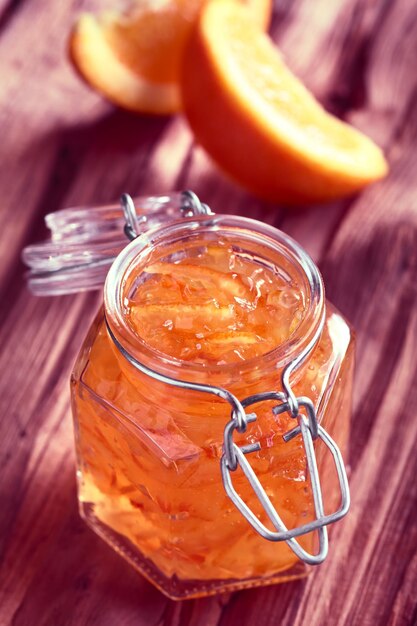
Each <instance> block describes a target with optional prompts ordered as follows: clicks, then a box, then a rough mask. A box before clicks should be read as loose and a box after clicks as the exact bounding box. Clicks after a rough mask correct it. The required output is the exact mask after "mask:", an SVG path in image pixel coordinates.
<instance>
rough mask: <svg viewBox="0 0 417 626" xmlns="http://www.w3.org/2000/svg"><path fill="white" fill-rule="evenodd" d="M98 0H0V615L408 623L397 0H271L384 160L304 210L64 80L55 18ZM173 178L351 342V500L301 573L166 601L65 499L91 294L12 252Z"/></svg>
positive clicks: (412, 230)
mask: <svg viewBox="0 0 417 626" xmlns="http://www.w3.org/2000/svg"><path fill="white" fill-rule="evenodd" d="M99 4H100V5H102V3H101V2H98V0H97V1H96V2H95V3H94V2H85V1H84V0H67V1H66V2H57V1H55V2H53V1H52V0H0V67H1V69H0V76H1V81H0V102H1V104H0V150H1V167H0V197H1V205H0V290H1V299H0V307H1V311H0V318H1V325H0V345H1V356H0V374H1V376H0V385H1V393H0V406H1V410H0V414H1V424H0V594H1V598H0V624H1V626H6V625H9V624H13V626H84V625H88V626H90V625H91V626H93V625H100V626H133V625H134V626H142V625H143V626H197V625H203V626H237V625H241V626H249V625H250V626H253V625H254V624H255V625H256V626H277V625H281V624H282V625H283V626H300V625H306V626H336V625H337V626H342V625H343V626H345V625H349V626H352V625H355V626H356V625H358V626H379V625H390V626H391V625H392V626H393V625H409V624H417V584H416V583H417V480H416V476H417V454H416V444H417V418H416V407H417V384H416V373H417V359H416V355H417V306H416V299H417V190H416V183H417V5H416V3H415V2H413V1H412V0H277V4H276V8H275V13H274V19H273V24H272V28H271V33H272V35H273V37H274V39H275V40H276V42H277V44H278V45H279V46H280V48H281V50H282V51H283V53H284V55H285V57H286V59H287V61H288V63H289V64H290V66H291V67H292V68H293V69H294V70H295V71H296V72H297V73H298V74H299V75H300V76H301V77H302V78H303V79H304V80H305V82H306V83H307V85H308V86H309V87H310V88H311V89H312V90H313V91H314V92H315V94H316V95H317V96H318V97H319V98H320V99H321V100H322V101H323V102H324V103H325V104H326V106H327V107H328V108H329V109H331V110H332V111H334V112H336V113H337V114H338V115H340V116H341V117H343V118H344V119H347V120H349V121H350V122H352V123H353V124H354V125H355V126H357V127H358V128H361V129H363V130H365V131H366V132H367V133H368V134H369V135H370V136H372V137H373V138H374V139H375V140H376V141H378V142H379V143H380V144H381V145H382V146H383V147H384V149H385V150H386V152H387V155H388V158H389V161H390V164H391V174H390V176H389V178H388V179H387V180H386V181H384V182H382V183H379V184H377V185H375V186H374V187H372V188H370V189H368V190H367V191H365V192H364V193H363V194H361V195H360V196H358V197H354V198H351V199H349V200H346V201H343V202H339V203H334V204H332V205H328V206H319V207H314V208H306V210H305V211H304V212H303V213H294V212H293V211H290V210H287V209H285V207H277V206H272V205H265V204H263V203H261V202H259V201H258V200H256V199H254V198H252V197H249V196H248V195H247V194H245V193H244V192H243V191H241V190H239V189H238V188H236V187H235V186H233V185H232V184H231V183H229V182H227V181H226V180H225V179H224V178H223V177H222V176H221V175H220V174H219V173H218V172H217V170H216V168H215V167H214V166H213V165H212V164H211V163H210V162H209V160H208V159H207V157H206V156H205V155H204V153H203V152H202V150H201V149H199V148H198V147H196V146H195V145H194V144H193V140H192V137H191V135H190V133H189V131H188V129H187V126H186V124H185V122H184V121H183V119H182V118H181V117H174V118H162V119H151V118H145V117H143V118H141V117H134V116H132V115H129V114H127V113H123V112H121V111H118V110H115V109H114V108H112V107H111V106H110V105H109V104H107V103H105V102H104V101H103V100H101V99H100V97H98V96H97V95H95V94H93V93H91V92H90V91H89V90H88V89H87V88H86V87H85V86H84V85H83V84H81V83H80V81H79V80H78V78H77V77H76V76H75V75H74V73H73V71H72V69H71V67H70V66H69V63H68V61H67V58H66V37H67V33H68V30H69V27H70V24H71V22H72V20H73V19H74V16H75V15H76V14H77V13H78V12H79V11H80V10H84V9H86V8H92V7H93V8H94V6H96V7H97V6H98V5H99ZM108 4H111V3H110V2H109V3H108ZM114 4H116V0H114V2H113V5H114ZM181 188H192V189H194V190H195V191H196V192H197V193H198V194H199V195H200V196H201V198H202V199H203V200H204V201H206V202H208V203H209V204H210V205H211V206H212V208H213V209H214V210H216V211H218V212H230V213H240V214H244V215H250V216H253V217H256V218H258V219H262V220H264V221H266V222H268V223H271V224H274V225H276V226H278V227H279V228H281V229H283V230H284V231H286V232H287V233H289V234H291V235H292V236H294V237H295V238H297V239H298V240H299V241H300V243H301V244H302V245H303V246H305V248H306V249H307V250H308V251H309V252H310V253H311V254H312V256H313V257H314V259H315V260H316V261H317V262H318V264H319V266H320V268H321V269H322V271H323V274H324V278H325V281H326V285H327V293H328V296H329V298H330V299H331V300H332V301H333V302H334V303H335V304H336V305H337V306H338V307H339V308H340V310H341V311H342V312H343V313H344V314H345V315H346V316H347V317H348V318H349V319H350V321H351V322H352V323H353V324H354V326H355V328H356V330H357V337H358V351H357V371H356V383H355V390H354V413H353V417H352V437H351V456H350V464H351V470H352V471H351V489H352V500H353V502H352V509H351V513H350V515H349V516H348V517H347V518H346V519H345V520H344V521H343V522H342V523H339V524H338V525H337V528H335V529H334V532H333V533H332V536H331V550H330V556H329V558H328V560H327V561H326V562H325V563H324V564H323V565H322V566H320V567H319V568H317V569H315V570H314V572H313V574H312V575H311V576H310V577H309V578H307V579H305V580H303V581H300V582H295V583H291V584H286V585H281V586H275V587H270V588H263V589H256V590H250V591H244V592H238V593H234V594H231V595H227V596H217V597H212V598H209V599H205V600H198V601H187V602H182V603H175V602H171V601H169V600H167V599H166V598H165V597H164V596H162V595H161V594H160V593H159V592H158V591H157V590H155V589H154V588H153V587H152V586H151V585H150V584H149V583H148V582H146V581H145V580H144V579H143V578H141V577H140V576H139V575H138V574H136V573H135V572H134V571H133V570H132V569H130V568H129V566H128V565H127V564H126V563H125V562H124V561H123V560H122V559H120V557H118V556H117V555H116V554H114V553H113V552H112V551H111V550H110V548H108V547H107V545H105V544H104V543H103V542H102V541H101V540H100V539H99V538H98V537H96V536H95V535H94V534H93V533H92V532H91V531H90V530H89V529H88V528H87V527H86V526H85V525H84V524H83V522H82V521H81V520H80V518H79V517H78V513H77V504H76V492H75V475H74V455H73V437H72V423H71V416H70V410H69V386H68V377H69V372H70V369H71V366H72V364H73V361H74V359H75V356H76V353H77V351H78V349H79V347H80V344H81V341H82V339H83V337H84V335H85V333H86V330H87V328H88V326H89V323H90V321H91V319H92V316H93V315H94V313H95V311H96V309H97V307H98V305H99V301H100V295H99V294H94V293H93V294H91V293H90V294H81V295H77V296H71V297H70V296H67V297H62V298H50V299H36V298H34V297H32V296H30V295H29V294H28V292H27V290H26V287H25V283H24V279H23V274H24V269H23V267H22V265H21V263H20V260H19V259H20V251H21V249H22V247H23V246H24V245H25V244H27V243H29V242H32V241H34V240H37V239H39V238H40V237H41V236H42V235H43V234H44V227H43V216H44V214H45V213H47V212H50V211H54V210H56V209H59V208H63V207H65V206H69V205H72V204H86V203H100V202H107V201H109V200H113V199H116V198H117V197H118V196H119V195H120V193H121V192H123V191H128V192H130V193H132V194H146V193H150V192H152V193H160V192H163V191H165V190H172V189H181Z"/></svg>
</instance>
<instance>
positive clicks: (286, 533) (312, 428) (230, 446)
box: [221, 392, 350, 565]
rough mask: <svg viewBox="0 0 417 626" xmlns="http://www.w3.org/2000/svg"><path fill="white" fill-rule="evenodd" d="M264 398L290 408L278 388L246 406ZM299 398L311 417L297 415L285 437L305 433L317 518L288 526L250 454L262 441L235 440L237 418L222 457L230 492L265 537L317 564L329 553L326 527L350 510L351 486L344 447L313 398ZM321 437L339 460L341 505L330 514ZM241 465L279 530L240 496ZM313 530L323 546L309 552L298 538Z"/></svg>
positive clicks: (277, 410) (250, 419)
mask: <svg viewBox="0 0 417 626" xmlns="http://www.w3.org/2000/svg"><path fill="white" fill-rule="evenodd" d="M264 400H278V401H279V402H280V404H279V405H278V406H277V407H275V408H274V409H273V412H274V413H276V414H280V413H283V412H285V411H288V410H289V408H288V402H287V401H286V400H285V395H284V394H283V393H276V392H270V393H264V394H258V395H257V396H252V397H250V398H247V399H246V400H244V401H243V402H242V406H244V407H246V406H249V405H251V404H254V403H256V402H261V401H264ZM296 400H297V402H298V405H299V406H301V407H304V408H305V409H306V413H307V415H308V418H307V417H306V416H305V415H303V414H301V413H299V414H298V415H297V421H298V426H297V427H296V428H295V429H292V430H291V431H289V432H288V433H286V434H285V435H284V436H283V438H284V440H285V441H289V440H290V439H292V438H293V437H296V436H297V435H299V434H301V436H302V439H303V446H304V450H305V454H306V460H307V468H308V473H309V476H310V481H311V488H312V493H313V502H314V513H315V520H314V521H312V522H309V523H307V524H303V525H302V526H298V527H296V528H293V529H290V530H289V529H288V528H287V527H286V526H285V524H284V522H283V521H282V519H281V517H280V515H279V513H278V512H277V510H276V509H275V507H274V505H273V504H272V502H271V500H270V499H269V497H268V495H267V493H266V492H265V490H264V488H263V487H262V485H261V483H260V481H259V479H258V477H257V476H256V474H255V472H254V470H253V469H252V467H251V465H250V463H249V461H248V460H247V458H246V455H247V454H250V453H251V452H254V451H256V450H260V447H261V446H260V444H259V443H255V444H251V445H250V446H243V447H239V446H237V445H236V444H235V443H234V442H233V431H234V429H235V428H236V422H235V420H233V419H232V420H231V421H230V422H229V423H228V424H227V426H226V428H225V443H224V454H223V456H222V459H221V471H222V478H223V484H224V488H225V490H226V493H227V495H228V496H229V498H230V499H231V500H232V502H233V503H234V504H235V506H236V507H237V509H238V510H239V511H240V513H241V514H242V515H243V516H244V517H245V518H246V519H247V521H248V522H249V523H250V524H251V526H252V527H253V528H254V529H255V530H256V531H257V532H258V533H259V534H260V535H261V536H262V537H264V538H265V539H268V540H269V541H285V542H286V543H287V544H288V545H289V547H290V548H291V550H292V551H293V552H294V553H295V554H296V555H297V556H298V558H300V559H301V560H302V561H304V562H305V563H308V564H310V565H317V564H319V563H322V562H323V561H324V559H325V558H326V556H327V553H328V536H327V528H326V527H327V525H328V524H332V523H333V522H336V521H337V520H339V519H341V518H342V517H343V516H344V515H346V513H347V511H348V510H349V506H350V495H349V486H348V481H347V476H346V470H345V466H344V463H343V459H342V455H341V453H340V450H339V448H338V447H337V445H336V443H335V442H334V441H333V439H332V438H331V437H330V435H329V434H328V433H327V432H326V431H325V430H324V428H323V427H322V426H320V425H318V424H317V418H316V414H315V410H314V406H313V404H312V402H311V400H309V399H308V398H304V397H302V398H296ZM247 418H248V419H247V421H248V422H250V423H252V422H254V421H256V416H255V415H254V414H251V415H250V416H249V415H248V416H247ZM317 438H318V439H321V440H322V441H323V442H324V443H325V445H326V446H327V447H328V449H329V450H330V452H331V454H332V456H333V459H334V462H335V466H336V471H337V476H338V481H339V488H340V494H341V505H340V507H339V509H338V510H337V511H336V512H334V513H331V514H330V515H325V513H324V507H323V497H322V490H321V485H320V477H319V473H318V468H317V460H316V454H315V450H314V443H313V441H314V439H317ZM229 451H232V452H233V459H234V461H235V463H232V466H230V465H229V462H228V458H227V457H228V454H227V453H228V452H229ZM229 455H230V452H229ZM238 465H240V467H241V468H242V471H243V473H244V474H245V476H246V478H247V479H248V481H249V483H250V485H251V487H252V489H253V491H254V492H255V495H256V497H257V498H258V500H259V502H260V503H261V505H262V508H263V509H264V511H265V512H266V514H267V516H268V518H269V519H270V521H271V522H272V524H273V526H274V528H275V531H272V530H269V529H268V528H267V527H266V526H265V525H264V524H263V523H262V522H261V521H260V520H259V519H258V517H257V516H256V515H255V513H254V512H253V511H252V510H251V509H250V508H249V507H248V505H247V504H246V503H245V502H244V501H243V500H242V498H241V497H240V496H239V494H238V493H237V491H236V489H235V488H234V486H233V483H232V478H231V472H233V471H235V470H236V468H237V466H238ZM312 531H317V532H318V538H319V547H318V552H317V553H316V554H310V553H309V552H307V551H306V550H305V549H304V548H302V546H301V545H300V544H299V542H298V541H297V540H296V537H299V536H300V535H305V534H307V533H310V532H312Z"/></svg>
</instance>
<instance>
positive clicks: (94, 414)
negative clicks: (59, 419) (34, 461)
mask: <svg viewBox="0 0 417 626" xmlns="http://www.w3.org/2000/svg"><path fill="white" fill-rule="evenodd" d="M184 256H185V257H186V258H180V259H177V260H175V261H174V262H173V261H172V259H168V260H167V259H165V260H164V259H162V260H159V261H157V262H155V263H151V264H150V265H148V266H147V267H145V268H144V270H143V271H141V273H140V275H139V276H136V277H135V279H134V280H133V282H132V284H131V286H130V287H129V289H128V291H127V292H126V293H125V297H124V306H125V316H126V321H127V324H128V326H129V327H130V329H131V331H132V332H133V333H135V334H136V336H137V338H138V340H140V341H143V342H145V344H147V345H148V346H150V347H151V348H153V349H154V350H155V354H160V355H161V356H162V357H163V356H164V355H165V356H169V357H171V358H174V359H177V360H179V362H183V363H189V364H193V365H198V366H199V367H200V368H201V367H203V369H204V370H205V369H206V370H207V377H208V378H207V382H210V371H211V368H212V367H218V366H220V367H221V366H228V367H231V366H238V365H239V364H242V363H243V364H244V362H246V361H247V360H249V359H253V358H254V357H257V358H256V359H255V360H256V361H257V362H259V361H258V359H260V358H262V356H263V355H265V354H266V353H267V352H269V351H271V350H273V349H274V348H275V347H276V346H278V345H280V344H282V343H283V342H285V341H286V340H287V339H288V338H289V337H291V335H292V334H293V333H294V332H295V331H296V329H297V327H298V325H299V324H300V320H301V319H302V317H303V315H304V312H305V307H306V304H307V303H306V302H305V295H304V292H303V289H302V287H301V285H300V284H298V283H297V280H295V279H294V278H291V277H290V276H288V275H286V274H285V272H281V271H279V268H278V269H275V271H274V269H272V268H271V267H267V266H266V265H263V264H261V263H258V262H256V261H254V260H253V259H252V258H249V257H245V255H243V254H238V253H234V250H233V248H232V247H231V246H230V245H228V242H227V241H226V242H224V241H221V240H219V241H218V242H216V243H211V244H210V245H207V246H206V247H205V248H204V250H201V249H199V252H198V254H194V255H193V254H190V253H189V251H188V254H187V255H184ZM328 315H329V316H330V319H331V320H332V323H333V325H335V327H336V328H337V325H341V326H343V325H344V322H343V320H342V319H341V318H340V316H339V315H338V314H337V313H336V312H335V311H333V310H332V309H331V307H330V309H329V313H328ZM96 333H97V334H96V336H95V338H94V341H93V344H92V348H91V351H90V353H89V361H88V364H87V365H86V366H85V368H84V370H83V373H82V376H81V378H82V380H81V382H77V383H76V384H77V385H78V388H77V391H76V395H75V409H76V414H77V419H78V429H77V445H78V455H79V458H80V459H82V464H81V474H82V479H81V482H80V499H81V501H82V502H83V503H84V505H85V506H86V507H87V508H89V507H90V508H91V507H92V509H91V510H92V511H93V513H92V514H93V516H94V519H96V520H98V523H99V524H100V525H104V526H105V527H106V528H110V529H111V530H112V531H113V532H115V533H117V535H118V536H120V537H123V538H125V539H127V540H129V542H130V545H132V546H134V548H135V549H136V550H138V551H139V552H140V554H142V555H143V557H144V558H145V559H146V560H147V561H146V562H147V563H149V562H151V563H152V564H153V566H155V567H156V568H157V569H158V571H159V572H161V573H162V574H163V575H165V576H167V577H171V576H173V575H175V576H177V577H178V578H179V579H182V580H191V579H195V580H213V579H216V580H219V579H225V580H227V579H232V578H237V579H244V578H248V577H257V576H261V575H262V576H265V575H268V574H276V573H277V572H282V571H284V570H288V569H289V568H291V566H292V565H294V564H295V563H296V562H297V558H296V557H295V555H294V554H293V553H292V552H291V550H290V549H289V547H288V546H287V545H286V544H282V543H281V544H279V545H278V544H274V546H273V548H272V547H271V545H270V543H269V542H268V541H265V540H264V539H262V538H261V537H260V536H259V535H258V534H257V533H256V532H254V531H253V529H252V528H250V526H249V525H248V523H247V522H246V520H244V518H243V517H242V516H241V515H240V513H239V512H238V511H237V510H236V509H235V508H234V506H233V504H232V503H231V502H230V500H229V499H228V497H227V496H226V493H225V491H224V489H223V486H222V484H221V478H220V468H219V457H220V455H221V451H222V433H223V429H224V426H225V424H226V422H227V420H228V419H229V418H228V415H229V416H230V409H229V410H228V408H227V406H225V403H224V402H222V401H220V400H219V399H217V398H214V399H213V397H211V396H210V397H208V398H205V397H203V398H202V397H201V395H203V396H204V395H205V394H195V395H193V393H192V392H187V394H188V395H185V392H184V391H182V392H181V390H176V389H173V388H171V387H169V388H168V387H167V385H163V384H161V383H157V382H155V381H153V380H152V379H149V378H148V377H147V376H140V375H138V373H137V372H136V373H134V372H133V373H132V371H130V370H129V367H128V364H127V363H126V362H125V361H124V358H123V357H122V356H121V355H120V354H118V352H117V349H116V348H115V347H114V345H112V344H111V341H110V339H109V336H108V334H107V332H106V329H105V326H104V324H103V322H99V325H98V327H97V330H96ZM345 349H346V348H345ZM334 360H335V354H334V351H333V345H332V339H331V337H330V336H329V332H328V331H327V330H325V331H324V333H323V337H322V339H321V341H320V344H319V345H318V347H317V348H316V350H315V352H314V355H313V357H312V358H311V359H310V362H309V365H308V367H307V368H306V369H305V371H304V372H303V376H302V379H300V380H299V381H298V382H297V383H296V385H295V392H296V393H297V394H298V395H308V396H310V397H311V398H312V400H313V401H314V402H317V401H318V398H319V396H320V394H321V393H322V389H323V385H324V384H325V382H326V376H327V372H328V370H329V363H330V364H331V363H332V362H334ZM256 372H257V367H254V375H256ZM276 376H277V372H276V369H274V368H273V369H272V370H271V371H270V372H269V373H267V374H266V375H263V376H262V378H261V379H256V376H255V378H254V382H253V387H252V388H251V389H249V388H248V386H247V385H246V383H245V385H244V386H243V387H242V383H241V382H240V381H239V379H236V380H235V382H234V386H235V388H234V389H233V391H234V392H235V393H236V394H237V396H238V397H241V398H243V397H246V396H247V395H249V393H254V392H259V391H265V390H270V389H274V388H275V387H276ZM258 378H259V377H258ZM255 379H256V380H255ZM341 393H342V391H341V389H339V390H338V391H336V392H334V393H333V395H332V403H334V409H333V411H332V410H330V408H329V415H330V417H329V418H328V419H329V420H330V425H331V422H332V420H334V419H335V416H336V413H337V411H339V410H340V406H339V407H338V403H339V402H340V394H341ZM97 394H100V396H101V397H102V398H105V401H106V403H108V408H106V406H107V405H106V404H103V402H101V401H100V402H99V401H97ZM264 404H265V406H262V405H259V411H258V407H257V414H258V418H259V419H258V420H257V423H256V424H255V425H251V427H250V429H248V433H247V434H245V435H239V437H240V441H242V442H244V441H246V442H250V441H253V440H259V441H262V442H263V446H262V450H261V451H260V452H258V453H256V454H252V455H251V464H252V466H253V467H254V470H255V471H256V473H257V475H258V476H259V479H260V480H261V482H262V484H263V486H264V488H265V489H266V491H267V493H268V495H269V496H270V498H271V501H272V502H273V503H274V504H275V505H276V506H277V507H278V508H279V510H280V514H281V515H282V518H283V520H284V522H285V523H286V524H287V525H288V527H290V528H293V527H295V526H297V525H299V524H300V523H301V522H305V521H306V520H307V519H309V516H310V515H311V511H312V499H311V493H310V489H309V485H308V480H307V475H306V466H305V455H304V450H303V448H302V445H301V443H300V442H299V441H298V439H299V438H297V439H295V440H293V441H291V442H289V443H283V440H282V434H283V433H284V432H286V431H287V430H289V428H291V427H292V424H291V423H290V421H291V420H290V418H289V417H286V416H281V417H280V419H279V420H278V419H277V418H276V417H275V416H274V415H273V413H272V411H271V405H270V403H264ZM111 407H117V411H116V413H114V409H112V408H111ZM112 412H113V413H112ZM331 415H333V417H331ZM132 420H133V421H132ZM330 430H331V428H330ZM341 438H342V439H343V437H342V435H341ZM237 441H238V442H239V438H238V439H237ZM342 443H343V442H342ZM240 474H241V472H236V473H235V475H234V481H236V486H237V489H238V490H239V493H240V494H241V495H242V497H243V498H244V499H245V500H246V501H250V502H251V503H253V500H254V498H253V494H252V491H251V487H250V486H249V484H248V482H247V481H246V480H245V479H244V477H242V475H240ZM255 509H256V506H255ZM88 515H90V514H88ZM88 515H87V517H88ZM259 517H260V519H263V520H264V522H266V519H265V515H264V513H263V512H262V510H261V509H260V507H259ZM94 524H96V522H94ZM99 532H100V531H99ZM300 541H301V543H302V545H303V546H304V547H306V548H311V545H312V544H311V542H312V538H311V536H306V537H302V538H301V539H300ZM146 567H147V566H146ZM143 570H144V567H143V566H142V568H141V571H143ZM145 573H146V572H145Z"/></svg>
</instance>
